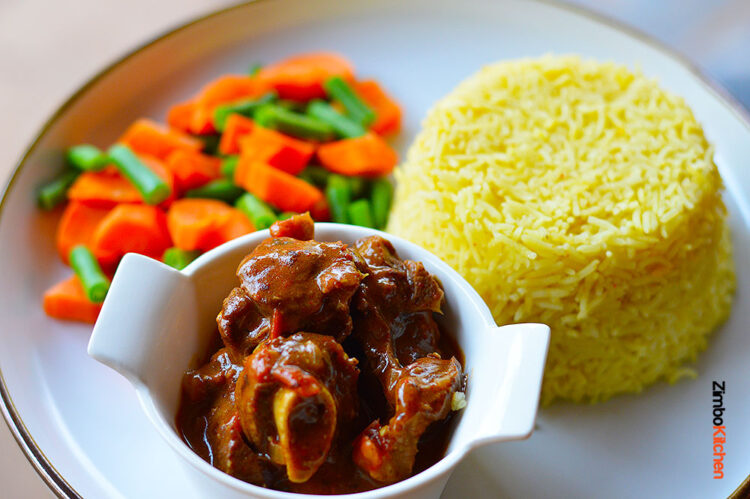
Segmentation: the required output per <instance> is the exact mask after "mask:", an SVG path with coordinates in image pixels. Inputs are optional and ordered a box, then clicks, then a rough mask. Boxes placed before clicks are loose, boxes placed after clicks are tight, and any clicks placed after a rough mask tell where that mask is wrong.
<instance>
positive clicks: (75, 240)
mask: <svg viewBox="0 0 750 499" xmlns="http://www.w3.org/2000/svg"><path fill="white" fill-rule="evenodd" d="M109 212H110V209H109V208H96V207H92V206H87V205H86V204H84V203H81V202H79V201H71V202H70V203H68V205H67V206H66V207H65V211H64V212H63V215H62V218H61V219H60V223H59V224H58V225H57V235H56V243H57V251H58V252H59V253H60V258H62V261H63V262H65V263H68V256H69V255H70V250H72V249H73V248H74V247H76V246H78V245H79V244H83V245H85V246H87V247H89V248H91V247H92V245H93V241H94V234H95V233H96V230H97V228H98V227H99V225H101V222H102V220H104V218H106V216H107V214H109ZM94 256H96V259H97V260H99V264H100V265H101V266H102V267H104V268H111V267H112V266H113V265H115V264H116V263H117V255H116V254H115V253H113V252H112V251H107V250H98V251H94Z"/></svg>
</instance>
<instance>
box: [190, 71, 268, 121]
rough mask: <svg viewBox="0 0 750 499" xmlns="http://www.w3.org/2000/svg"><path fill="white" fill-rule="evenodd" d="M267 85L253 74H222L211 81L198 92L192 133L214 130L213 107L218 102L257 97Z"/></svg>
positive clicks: (218, 103) (214, 107) (223, 102)
mask: <svg viewBox="0 0 750 499" xmlns="http://www.w3.org/2000/svg"><path fill="white" fill-rule="evenodd" d="M267 88H268V87H267V86H266V85H265V84H264V83H262V82H261V81H260V80H258V79H257V78H255V77H254V76H246V75H224V76H221V77H219V78H217V79H216V80H214V81H212V82H211V83H209V84H208V85H206V86H205V87H203V89H202V90H201V91H200V93H199V94H198V97H197V98H196V100H195V110H194V112H193V116H192V119H191V122H190V130H191V131H192V132H193V133H198V134H206V133H213V132H215V131H216V128H215V127H214V116H213V115H214V109H216V106H218V105H220V104H226V103H228V102H235V101H238V100H241V99H246V98H250V97H257V96H259V95H261V94H263V93H264V92H265V91H266V89H267Z"/></svg>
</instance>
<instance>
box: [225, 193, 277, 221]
mask: <svg viewBox="0 0 750 499" xmlns="http://www.w3.org/2000/svg"><path fill="white" fill-rule="evenodd" d="M235 206H236V207H237V209H239V210H240V211H241V212H242V213H244V214H245V216H246V217H247V218H249V219H250V221H251V222H252V223H253V225H254V226H255V230H263V229H267V228H269V227H270V226H271V225H273V223H274V222H275V221H276V214H275V213H274V212H273V210H272V209H271V207H270V206H268V205H267V204H266V203H264V202H263V201H261V200H260V198H258V197H257V196H255V195H253V194H250V193H249V192H247V193H245V194H243V195H242V196H240V198H239V199H238V200H237V202H236V203H235Z"/></svg>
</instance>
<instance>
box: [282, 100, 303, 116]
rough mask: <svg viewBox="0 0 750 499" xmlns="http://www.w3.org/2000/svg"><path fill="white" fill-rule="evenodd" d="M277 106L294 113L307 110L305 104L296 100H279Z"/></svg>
mask: <svg viewBox="0 0 750 499" xmlns="http://www.w3.org/2000/svg"><path fill="white" fill-rule="evenodd" d="M276 105H277V106H279V107H283V108H284V109H286V110H289V111H294V112H295V113H304V112H305V110H306V109H307V104H306V103H304V102H299V101H296V100H288V99H281V100H279V101H278V102H277V103H276Z"/></svg>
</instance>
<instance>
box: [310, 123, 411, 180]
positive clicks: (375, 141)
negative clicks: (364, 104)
mask: <svg viewBox="0 0 750 499" xmlns="http://www.w3.org/2000/svg"><path fill="white" fill-rule="evenodd" d="M318 159H319V160H320V164H322V165H323V167H324V168H326V169H327V170H329V171H332V172H334V173H340V174H342V175H364V176H378V175H387V174H389V173H391V171H392V170H393V167H394V166H396V163H397V162H398V156H397V155H396V151H394V150H393V149H392V148H391V146H389V145H388V144H387V143H386V142H385V141H384V140H383V139H382V138H381V137H380V136H379V135H376V134H374V133H372V132H369V133H367V134H365V135H363V136H361V137H355V138H353V139H343V140H338V141H336V142H329V143H327V144H321V145H320V146H319V147H318Z"/></svg>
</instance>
